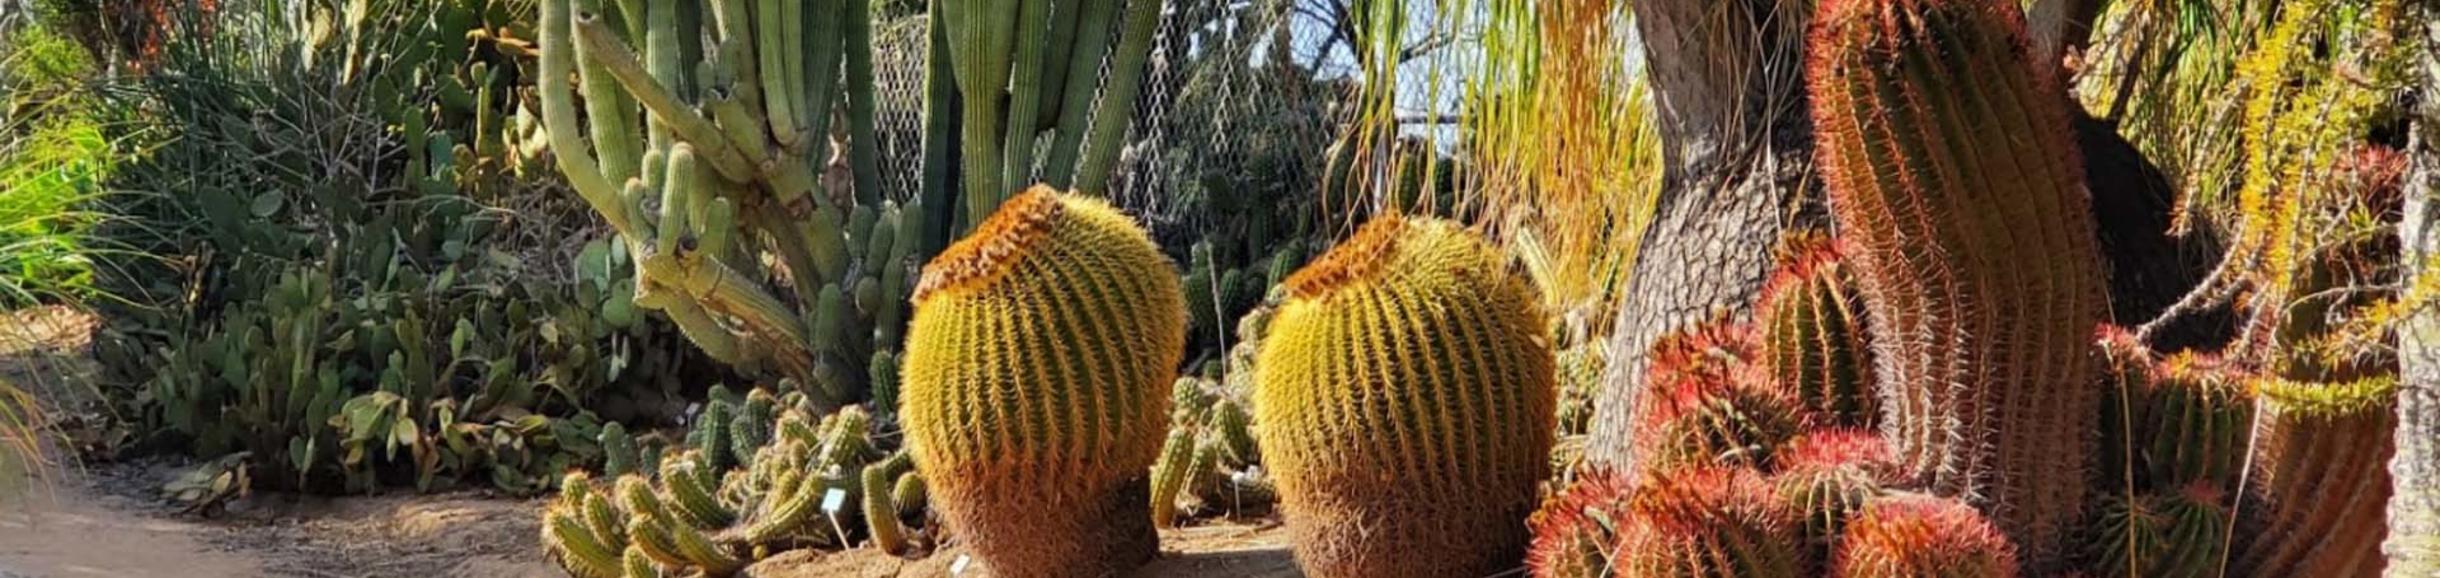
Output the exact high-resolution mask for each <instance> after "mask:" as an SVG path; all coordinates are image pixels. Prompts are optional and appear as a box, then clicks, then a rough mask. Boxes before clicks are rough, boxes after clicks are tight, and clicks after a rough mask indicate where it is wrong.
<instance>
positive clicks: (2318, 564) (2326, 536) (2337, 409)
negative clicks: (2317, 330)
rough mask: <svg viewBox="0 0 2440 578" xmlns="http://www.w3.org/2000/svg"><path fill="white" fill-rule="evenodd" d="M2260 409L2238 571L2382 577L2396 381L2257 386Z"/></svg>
mask: <svg viewBox="0 0 2440 578" xmlns="http://www.w3.org/2000/svg"><path fill="white" fill-rule="evenodd" d="M2254 390H2255V391H2256V392H2258V394H2259V395H2260V398H2259V400H2258V403H2261V404H2262V406H2263V408H2262V411H2261V419H2262V422H2263V423H2261V424H2259V425H2258V426H2257V427H2256V429H2257V430H2258V431H2259V432H2260V433H2259V434H2258V435H2259V437H2258V441H2257V442H2256V443H2255V444H2254V448H2253V456H2252V462H2253V468H2252V470H2251V471H2250V473H2249V474H2248V475H2249V476H2250V478H2249V479H2248V480H2246V484H2245V492H2246V495H2245V496H2244V499H2245V500H2246V502H2244V503H2242V504H2241V505H2240V507H2241V508H2243V509H2244V510H2246V511H2247V512H2246V514H2247V515H2246V517H2244V518H2241V519H2240V521H2239V526H2238V528H2237V530H2238V535H2239V536H2243V537H2244V539H2242V540H2240V541H2239V546H2238V547H2239V552H2238V553H2237V556H2236V558H2235V560H2234V561H2232V562H2231V563H2230V570H2231V571H2232V572H2236V573H2238V574H2240V575H2244V576H2373V575H2377V574H2379V572H2380V570H2381V567H2382V564H2383V562H2384V560H2383V559H2382V558H2381V552H2380V545H2381V540H2382V539H2383V538H2384V537H2386V536H2387V528H2388V526H2387V524H2386V523H2385V521H2384V519H2383V517H2382V516H2383V514H2384V510H2383V508H2384V507H2385V506H2386V505H2387V503H2388V500H2389V494H2390V491H2391V488H2390V478H2389V469H2388V463H2389V457H2390V453H2391V450H2392V449H2393V448H2395V439H2394V438H2393V437H2392V435H2391V434H2392V433H2393V432H2394V429H2395V426H2396V424H2397V415H2396V413H2394V412H2393V411H2392V409H2393V408H2394V407H2395V405H2394V404H2395V403H2396V402H2397V397H2396V395H2397V378H2396V377H2395V376H2383V377H2376V378H2368V379H2364V380H2360V381H2355V382H2347V383H2306V382H2297V381H2290V380H2285V379H2277V378H2264V379H2261V380H2260V381H2258V382H2256V384H2255V385H2254Z"/></svg>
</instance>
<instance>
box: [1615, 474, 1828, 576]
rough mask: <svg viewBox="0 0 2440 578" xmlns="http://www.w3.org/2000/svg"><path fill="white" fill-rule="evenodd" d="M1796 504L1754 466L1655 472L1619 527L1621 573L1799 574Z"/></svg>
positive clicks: (1803, 563) (1801, 558)
mask: <svg viewBox="0 0 2440 578" xmlns="http://www.w3.org/2000/svg"><path fill="white" fill-rule="evenodd" d="M1796 515H1797V514H1796V511H1795V509H1793V508H1790V507H1789V506H1788V504H1787V502H1785V501H1783V500H1781V499H1780V498H1779V496H1778V495H1776V494H1774V493H1772V491H1771V487H1770V485H1769V484H1767V483H1765V482H1763V480H1762V476H1761V475H1759V474H1756V473H1754V471H1753V470H1751V469H1747V468H1712V467H1705V468H1691V469H1676V470H1664V471H1660V472H1658V473H1656V474H1655V475H1654V476H1653V477H1652V478H1651V479H1650V480H1648V481H1646V482H1645V483H1644V487H1643V488H1641V489H1638V490H1636V493H1635V497H1634V498H1633V499H1632V500H1630V501H1629V505H1628V517H1627V520H1626V521H1625V522H1624V525H1623V527H1622V528H1620V530H1619V532H1618V545H1617V548H1616V549H1615V556H1616V557H1617V564H1616V567H1617V569H1618V574H1619V575H1621V576H1639V577H1652V578H1680V577H1682V578H1702V577H1709V576H1735V577H1739V578H1778V577H1786V578H1794V577H1796V576H1802V575H1805V574H1806V573H1807V570H1808V569H1809V565H1808V562H1807V558H1806V556H1805V551H1804V549H1803V548H1802V547H1801V544H1800V542H1799V540H1798V539H1797V529H1796V524H1797V523H1796Z"/></svg>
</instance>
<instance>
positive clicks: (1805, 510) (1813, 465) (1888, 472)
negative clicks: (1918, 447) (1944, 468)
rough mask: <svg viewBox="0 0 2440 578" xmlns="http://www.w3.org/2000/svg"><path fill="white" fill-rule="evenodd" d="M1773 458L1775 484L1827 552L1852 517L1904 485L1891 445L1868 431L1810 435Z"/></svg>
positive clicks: (1807, 531)
mask: <svg viewBox="0 0 2440 578" xmlns="http://www.w3.org/2000/svg"><path fill="white" fill-rule="evenodd" d="M1773 459H1774V461H1775V462H1776V463H1775V467H1776V472H1775V473H1773V474H1772V475H1771V486H1772V487H1773V488H1776V489H1777V490H1778V491H1779V496H1780V497H1781V498H1782V499H1785V500H1787V502H1788V504H1789V505H1790V506H1792V507H1794V508H1795V509H1796V513H1797V515H1798V519H1799V520H1800V522H1801V523H1802V526H1801V530H1802V533H1803V534H1804V537H1805V539H1806V540H1807V541H1808V542H1811V543H1812V544H1814V545H1816V546H1821V547H1824V548H1825V550H1826V549H1827V548H1826V547H1827V546H1830V545H1831V543H1832V542H1834V541H1835V540H1836V539H1837V537H1838V534H1839V530H1840V529H1841V528H1843V527H1844V526H1845V525H1846V522H1847V519H1848V518H1850V517H1853V516H1854V515H1855V512H1856V511H1857V510H1861V509H1863V507H1864V504H1865V503H1866V502H1867V501H1868V500H1871V499H1873V498H1876V497H1879V496H1881V495H1882V494H1883V493H1884V492H1885V491H1887V490H1888V489H1889V488H1890V487H1891V486H1893V485H1895V484H1897V483H1898V482H1899V481H1900V480H1899V479H1898V464H1897V461H1896V458H1895V456H1894V455H1893V454H1891V453H1890V451H1889V445H1888V444H1886V443H1883V442H1882V441H1881V437H1880V435H1879V434H1876V433H1873V432H1870V431H1865V430H1858V429H1824V430H1815V431H1812V432H1807V433H1805V434H1802V435H1798V436H1796V437H1795V438H1793V439H1789V440H1788V442H1787V444H1786V445H1784V446H1783V447H1782V448H1781V449H1780V451H1779V452H1778V454H1777V455H1775V456H1774V458H1773Z"/></svg>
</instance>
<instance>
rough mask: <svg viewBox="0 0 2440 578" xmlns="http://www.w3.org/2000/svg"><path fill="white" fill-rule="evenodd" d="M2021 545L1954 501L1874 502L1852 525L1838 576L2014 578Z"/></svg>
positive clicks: (1836, 565)
mask: <svg viewBox="0 0 2440 578" xmlns="http://www.w3.org/2000/svg"><path fill="white" fill-rule="evenodd" d="M2016 575H2017V559H2016V546H2014V545H2013V544H2010V543H2009V542H2008V537H2007V536H2004V535H2001V534H2000V532H1999V528H1997V527H1995V526H1993V525H1992V524H1991V521H1990V520H1989V519H1987V518H1984V517H1983V515H1982V512H1979V511H1975V509H1974V508H1973V507H1972V506H1968V505H1966V504H1965V503H1964V502H1959V501H1956V500H1953V499H1949V498H1935V497H1930V496H1896V497H1888V498H1881V499H1878V500H1873V501H1872V503H1870V504H1867V505H1865V506H1864V511H1863V512H1861V513H1858V514H1856V516H1855V518H1854V519H1852V520H1849V521H1848V522H1847V529H1846V530H1845V531H1844V532H1842V533H1841V534H1840V535H1839V543H1838V554H1837V555H1836V556H1835V557H1834V559H1833V561H1832V562H1831V568H1830V576H1832V577H1833V578H2013V577H2014V576H2016Z"/></svg>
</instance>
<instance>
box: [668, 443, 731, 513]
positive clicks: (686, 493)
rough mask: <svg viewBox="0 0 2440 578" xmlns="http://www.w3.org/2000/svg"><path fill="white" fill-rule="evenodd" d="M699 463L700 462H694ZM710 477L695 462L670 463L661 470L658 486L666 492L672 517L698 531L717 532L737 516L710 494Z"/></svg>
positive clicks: (683, 460)
mask: <svg viewBox="0 0 2440 578" xmlns="http://www.w3.org/2000/svg"><path fill="white" fill-rule="evenodd" d="M697 459H700V458H697ZM709 475H711V474H710V473H708V471H707V470H705V469H703V467H702V466H701V465H699V464H697V463H696V462H695V460H689V459H678V460H670V461H669V462H668V463H667V464H664V465H662V466H661V483H662V485H663V486H665V487H664V490H665V491H666V492H668V499H669V501H670V503H671V505H674V506H676V508H675V509H673V510H671V512H672V513H675V514H677V515H678V517H680V518H683V519H684V520H685V521H686V522H687V523H688V524H690V525H693V526H695V527H698V528H717V527H721V526H727V525H729V524H731V523H734V522H736V521H737V512H735V511H732V510H730V509H729V507H728V506H727V505H724V504H722V503H720V498H719V497H717V496H716V495H715V494H714V492H713V491H712V487H713V483H712V482H710V481H708V480H706V479H705V478H706V477H707V476H709Z"/></svg>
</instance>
